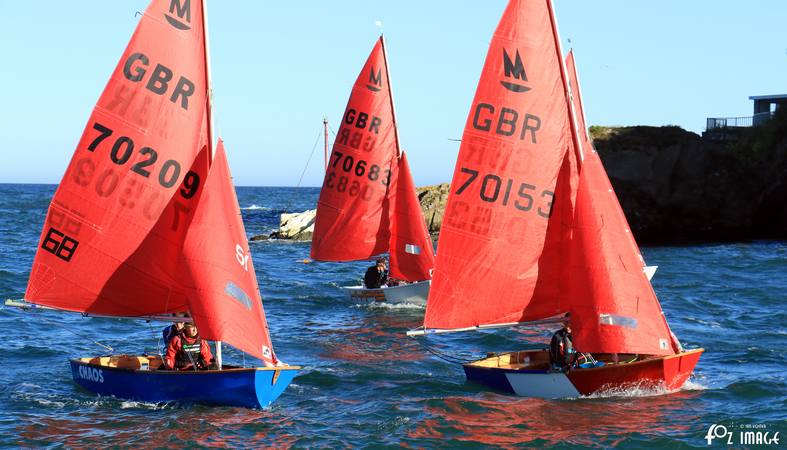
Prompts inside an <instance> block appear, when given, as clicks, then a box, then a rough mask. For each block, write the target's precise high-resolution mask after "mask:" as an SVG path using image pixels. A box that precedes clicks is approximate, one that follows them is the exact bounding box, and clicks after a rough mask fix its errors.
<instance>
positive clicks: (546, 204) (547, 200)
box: [454, 167, 555, 219]
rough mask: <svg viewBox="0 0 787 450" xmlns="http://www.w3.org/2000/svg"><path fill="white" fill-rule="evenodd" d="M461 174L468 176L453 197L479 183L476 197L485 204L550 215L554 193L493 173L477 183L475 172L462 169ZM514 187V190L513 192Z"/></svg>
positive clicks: (476, 172) (546, 217) (477, 173)
mask: <svg viewBox="0 0 787 450" xmlns="http://www.w3.org/2000/svg"><path fill="white" fill-rule="evenodd" d="M459 170H460V171H461V172H462V173H464V174H467V175H469V176H468V177H467V179H465V180H464V182H463V183H462V184H461V185H460V186H459V188H457V190H456V191H455V192H454V194H455V195H462V193H463V192H465V191H466V190H467V188H469V187H470V186H471V185H472V184H473V183H480V184H481V186H480V188H479V190H478V195H479V197H480V198H481V200H482V201H484V202H487V203H500V204H501V205H502V206H509V205H512V206H513V207H514V208H516V209H518V210H520V211H523V212H528V211H532V210H534V208H535V212H536V213H537V214H538V215H539V216H541V217H543V218H545V219H548V218H549V217H550V216H551V215H552V204H553V203H554V200H555V193H554V192H552V191H548V190H541V192H540V193H539V192H538V191H539V189H538V188H537V187H536V186H534V185H532V184H528V183H525V182H524V181H517V180H512V179H511V178H508V179H503V178H502V177H499V176H497V175H495V174H493V173H489V174H485V175H483V177H482V178H481V180H480V181H478V177H479V175H480V173H479V172H478V171H477V170H473V169H468V168H466V167H462V168H461V169H459ZM514 186H517V187H516V190H514Z"/></svg>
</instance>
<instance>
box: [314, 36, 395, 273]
mask: <svg viewBox="0 0 787 450" xmlns="http://www.w3.org/2000/svg"><path fill="white" fill-rule="evenodd" d="M397 156H398V149H397V142H396V132H395V123H394V113H393V107H392V103H391V90H390V84H389V81H388V66H387V64H386V60H385V54H384V48H383V40H382V37H381V38H380V39H379V40H378V41H377V44H376V45H375V46H374V49H373V50H372V53H371V54H370V55H369V59H367V61H366V64H365V65H364V66H363V69H362V70H361V73H360V74H359V75H358V79H357V80H356V81H355V85H353V90H352V93H351V94H350V100H349V101H348V102H347V108H346V110H345V112H344V117H343V119H342V125H341V127H340V128H339V134H338V135H337V136H336V141H335V142H334V144H333V151H332V153H331V158H330V160H329V161H328V169H327V170H326V172H325V179H324V181H323V185H322V190H321V191H320V199H319V201H318V203H317V218H316V222H315V225H314V237H313V238H312V249H311V257H312V258H313V259H316V260H320V261H352V260H359V259H367V258H369V257H371V256H373V255H378V254H381V253H385V252H386V251H388V241H389V237H390V232H389V227H390V214H391V206H392V204H393V202H394V199H393V194H394V191H393V190H391V189H389V186H388V185H389V184H390V183H391V179H392V177H393V175H394V174H393V172H394V171H395V170H396V157H397Z"/></svg>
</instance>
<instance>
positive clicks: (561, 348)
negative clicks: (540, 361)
mask: <svg viewBox="0 0 787 450" xmlns="http://www.w3.org/2000/svg"><path fill="white" fill-rule="evenodd" d="M569 320H570V319H569V315H568V314H566V317H565V322H564V323H563V328H561V329H559V330H557V331H556V332H555V334H554V335H552V341H551V342H550V343H549V362H550V363H552V368H553V369H555V370H560V371H566V370H568V369H570V368H571V367H572V366H573V365H574V361H575V360H576V350H574V344H573V342H571V324H570V323H569Z"/></svg>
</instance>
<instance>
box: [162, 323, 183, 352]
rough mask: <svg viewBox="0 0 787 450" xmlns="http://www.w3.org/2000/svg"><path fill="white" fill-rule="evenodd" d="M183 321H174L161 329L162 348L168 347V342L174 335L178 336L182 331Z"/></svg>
mask: <svg viewBox="0 0 787 450" xmlns="http://www.w3.org/2000/svg"><path fill="white" fill-rule="evenodd" d="M184 325H185V322H175V323H173V324H172V325H170V326H168V327H166V328H164V329H163V330H161V337H162V338H163V339H164V349H165V351H166V348H167V347H169V343H170V342H171V341H172V338H174V337H175V336H180V335H181V334H182V333H183V326H184Z"/></svg>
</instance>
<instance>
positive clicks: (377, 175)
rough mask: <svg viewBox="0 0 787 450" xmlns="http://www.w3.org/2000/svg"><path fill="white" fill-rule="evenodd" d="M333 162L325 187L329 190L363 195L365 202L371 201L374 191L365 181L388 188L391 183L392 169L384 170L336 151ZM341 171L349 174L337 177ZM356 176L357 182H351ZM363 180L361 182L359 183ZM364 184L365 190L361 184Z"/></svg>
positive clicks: (326, 177)
mask: <svg viewBox="0 0 787 450" xmlns="http://www.w3.org/2000/svg"><path fill="white" fill-rule="evenodd" d="M331 157H332V158H334V159H333V161H332V162H331V166H330V172H328V174H327V175H326V176H325V187H326V188H328V189H335V190H336V191H338V192H345V191H347V193H348V194H349V195H350V196H352V197H354V196H356V195H358V194H359V193H360V194H361V198H362V199H363V200H367V201H368V200H370V199H371V197H372V189H373V188H371V187H370V186H368V184H367V183H365V181H366V180H365V179H368V180H369V181H371V182H376V183H380V184H382V185H383V186H388V184H389V183H390V182H391V171H390V169H382V168H381V167H380V166H378V165H377V164H371V165H369V164H368V163H367V162H366V161H365V160H363V159H360V158H358V159H357V160H356V159H355V158H353V155H345V154H344V153H342V152H337V151H334V152H333V155H331ZM339 170H342V171H344V172H345V173H347V176H345V175H337V172H339ZM351 175H355V177H354V178H356V179H355V180H351V179H350V176H351ZM358 178H360V179H361V182H359V181H358ZM362 182H364V186H363V188H361V183H362Z"/></svg>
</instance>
